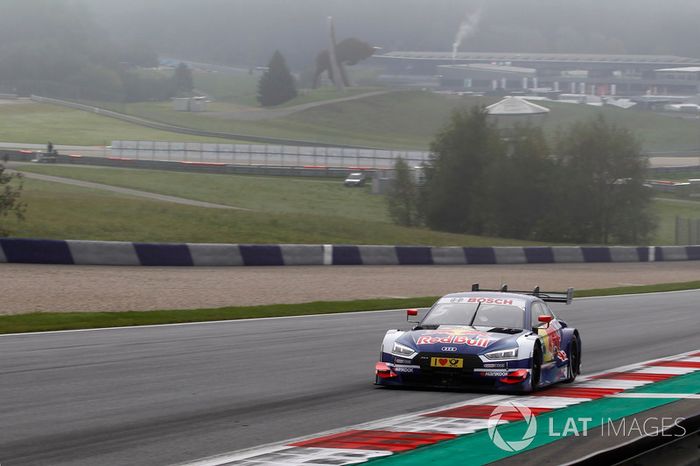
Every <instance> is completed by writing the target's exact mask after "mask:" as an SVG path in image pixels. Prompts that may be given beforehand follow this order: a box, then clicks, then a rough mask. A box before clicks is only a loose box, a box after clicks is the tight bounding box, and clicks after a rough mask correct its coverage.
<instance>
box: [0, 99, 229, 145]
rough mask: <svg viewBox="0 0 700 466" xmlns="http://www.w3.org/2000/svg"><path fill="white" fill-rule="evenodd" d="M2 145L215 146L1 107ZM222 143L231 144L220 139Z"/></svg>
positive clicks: (70, 114)
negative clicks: (128, 143) (116, 143)
mask: <svg viewBox="0 0 700 466" xmlns="http://www.w3.org/2000/svg"><path fill="white" fill-rule="evenodd" d="M0 121H2V123H1V124H0V141H7V142H19V143H26V144H46V141H53V142H54V144H64V145H81V146H101V145H109V144H111V143H112V141H113V140H145V141H174V142H177V141H182V142H185V141H190V142H200V141H201V142H204V141H210V142H214V140H213V139H212V138H201V137H196V136H189V135H185V134H178V133H171V132H167V131H158V130H154V129H150V128H146V127H143V126H139V125H135V124H131V123H126V122H122V121H119V120H116V119H114V118H108V117H104V116H99V115H95V114H93V113H88V112H84V111H80V110H72V109H68V108H64V107H59V106H56V105H48V104H37V103H27V104H15V105H0ZM219 142H227V143H230V142H232V141H230V140H224V139H221V140H219Z"/></svg>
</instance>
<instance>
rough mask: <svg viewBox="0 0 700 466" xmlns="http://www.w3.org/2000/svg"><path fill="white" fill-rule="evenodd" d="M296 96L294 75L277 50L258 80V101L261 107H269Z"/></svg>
mask: <svg viewBox="0 0 700 466" xmlns="http://www.w3.org/2000/svg"><path fill="white" fill-rule="evenodd" d="M296 96H297V89H296V83H295V82H294V77H293V76H292V73H290V71H289V68H288V67H287V62H286V60H285V59H284V57H283V56H282V54H281V53H280V52H279V51H276V52H275V54H274V55H273V56H272V59H271V60H270V64H269V65H268V69H267V71H265V73H264V74H263V75H262V77H261V78H260V81H259V82H258V102H260V105H262V106H263V107H271V106H273V105H280V104H283V103H285V102H288V101H290V100H292V99H293V98H295V97H296Z"/></svg>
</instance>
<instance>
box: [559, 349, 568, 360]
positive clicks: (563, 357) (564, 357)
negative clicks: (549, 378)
mask: <svg viewBox="0 0 700 466" xmlns="http://www.w3.org/2000/svg"><path fill="white" fill-rule="evenodd" d="M557 357H558V358H559V360H560V361H562V362H564V361H566V360H568V359H569V357H568V356H567V355H566V351H564V350H559V351H557Z"/></svg>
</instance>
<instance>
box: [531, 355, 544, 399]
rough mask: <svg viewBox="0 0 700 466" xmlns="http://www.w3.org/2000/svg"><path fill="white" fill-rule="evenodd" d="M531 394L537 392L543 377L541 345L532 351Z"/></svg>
mask: <svg viewBox="0 0 700 466" xmlns="http://www.w3.org/2000/svg"><path fill="white" fill-rule="evenodd" d="M530 374H531V375H530V392H531V393H532V392H536V391H537V389H538V388H539V385H540V376H541V375H542V350H541V349H540V347H539V345H538V346H535V349H534V350H533V351H532V372H531V373H530Z"/></svg>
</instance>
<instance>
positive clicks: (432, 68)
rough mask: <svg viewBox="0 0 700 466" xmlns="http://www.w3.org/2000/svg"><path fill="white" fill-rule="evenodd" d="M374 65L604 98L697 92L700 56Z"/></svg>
mask: <svg viewBox="0 0 700 466" xmlns="http://www.w3.org/2000/svg"><path fill="white" fill-rule="evenodd" d="M371 61H372V63H373V64H375V65H379V66H382V67H384V69H385V72H386V74H388V75H392V76H404V77H406V79H408V80H415V79H416V77H418V76H423V77H428V76H430V77H433V78H434V79H437V80H439V84H440V87H442V88H444V89H450V90H456V91H474V92H484V91H497V90H501V91H503V92H506V93H508V92H512V91H515V90H525V89H533V88H535V89H545V88H546V89H549V90H551V91H556V92H562V93H570V94H590V95H600V96H639V95H695V94H698V93H700V59H695V58H687V57H677V56H667V55H600V54H555V53H485V52H464V53H458V54H456V55H455V56H454V57H453V55H452V53H450V52H391V53H387V54H384V55H377V56H375V57H373V58H372V59H371Z"/></svg>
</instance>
